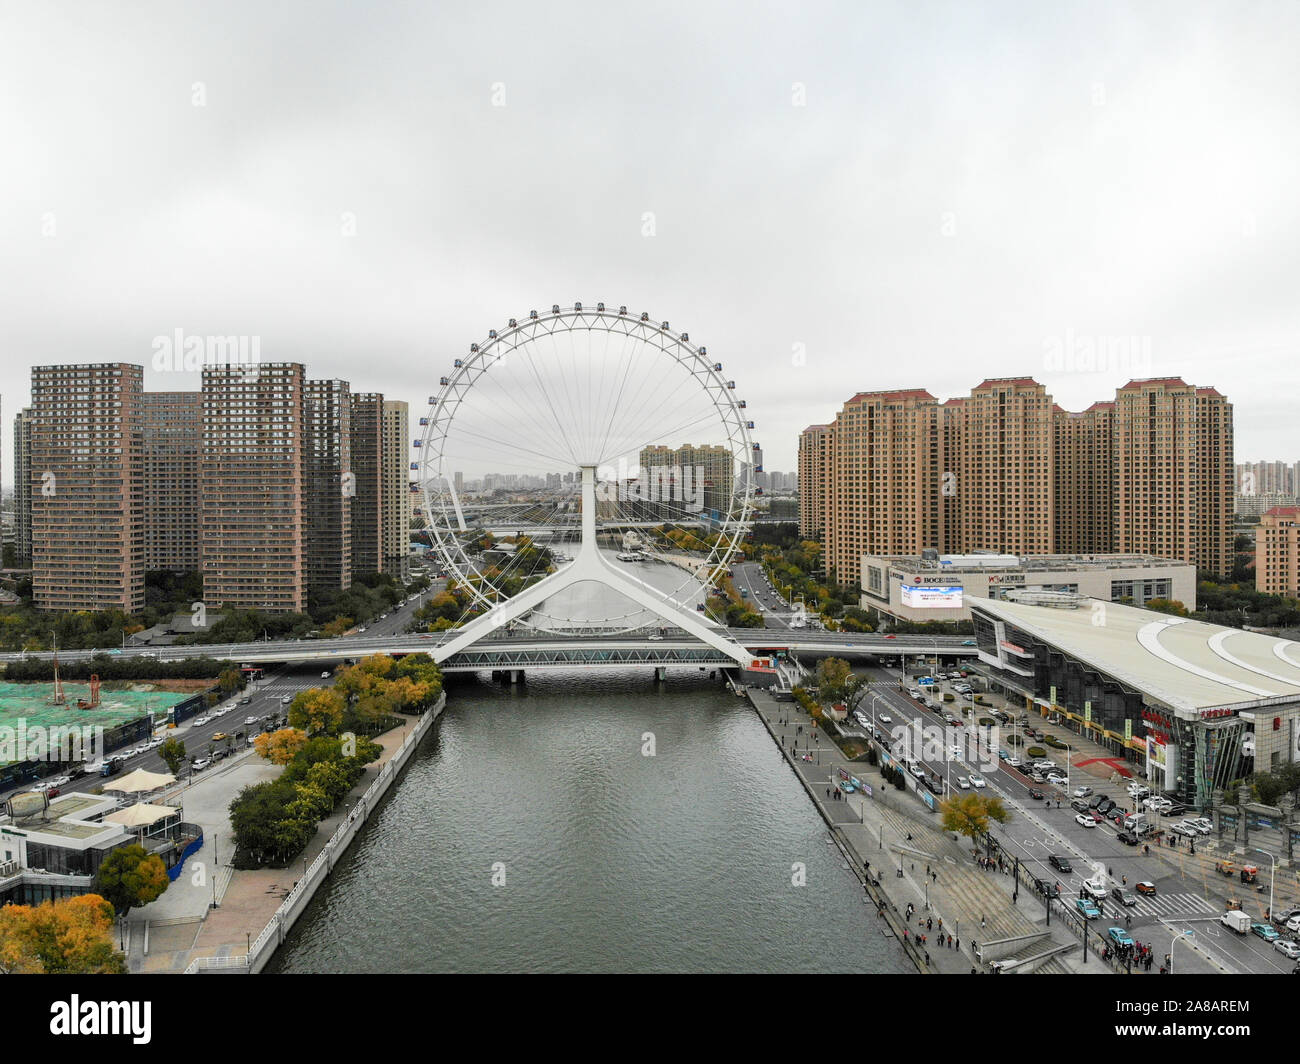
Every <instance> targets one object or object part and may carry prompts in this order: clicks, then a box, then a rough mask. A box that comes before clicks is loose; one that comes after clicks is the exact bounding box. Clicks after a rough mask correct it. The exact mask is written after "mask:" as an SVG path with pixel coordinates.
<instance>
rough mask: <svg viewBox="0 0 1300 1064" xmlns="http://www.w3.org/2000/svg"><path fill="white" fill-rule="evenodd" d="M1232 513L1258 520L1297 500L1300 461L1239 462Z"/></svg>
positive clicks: (1298, 496)
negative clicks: (1278, 507) (1275, 509)
mask: <svg viewBox="0 0 1300 1064" xmlns="http://www.w3.org/2000/svg"><path fill="white" fill-rule="evenodd" d="M1235 476H1236V480H1235V482H1234V483H1235V489H1234V490H1235V494H1234V495H1233V512H1234V513H1235V514H1237V515H1238V516H1240V517H1259V516H1260V515H1262V514H1265V513H1267V512H1268V511H1269V510H1272V509H1273V508H1274V507H1277V506H1295V505H1296V503H1297V501H1298V500H1300V462H1238V463H1237V465H1236V469H1235Z"/></svg>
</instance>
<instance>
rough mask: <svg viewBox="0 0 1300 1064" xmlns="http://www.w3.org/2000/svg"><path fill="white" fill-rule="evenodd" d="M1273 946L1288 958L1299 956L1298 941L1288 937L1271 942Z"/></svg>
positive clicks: (1299, 947)
mask: <svg viewBox="0 0 1300 1064" xmlns="http://www.w3.org/2000/svg"><path fill="white" fill-rule="evenodd" d="M1273 948H1274V949H1275V950H1277V951H1278V952H1279V953H1281V954H1282V955H1283V956H1284V957H1287V958H1288V959H1290V960H1295V959H1296V958H1297V957H1300V942H1296V941H1294V940H1292V939H1289V938H1279V939H1278V940H1277V941H1276V942H1274V943H1273Z"/></svg>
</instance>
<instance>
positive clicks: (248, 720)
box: [244, 717, 257, 726]
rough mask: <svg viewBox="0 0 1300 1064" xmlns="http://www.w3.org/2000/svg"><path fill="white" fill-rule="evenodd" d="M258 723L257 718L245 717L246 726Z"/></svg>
mask: <svg viewBox="0 0 1300 1064" xmlns="http://www.w3.org/2000/svg"><path fill="white" fill-rule="evenodd" d="M256 723H257V718H256V717H245V718H244V724H245V726H250V725H253V724H256Z"/></svg>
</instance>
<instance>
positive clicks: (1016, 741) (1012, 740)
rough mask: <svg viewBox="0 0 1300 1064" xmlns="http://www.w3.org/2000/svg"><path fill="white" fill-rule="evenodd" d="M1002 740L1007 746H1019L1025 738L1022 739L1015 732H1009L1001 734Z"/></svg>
mask: <svg viewBox="0 0 1300 1064" xmlns="http://www.w3.org/2000/svg"><path fill="white" fill-rule="evenodd" d="M1002 741H1003V742H1005V743H1006V744H1007V745H1008V746H1019V745H1020V744H1021V743H1023V742H1024V741H1025V740H1024V739H1022V738H1021V737H1020V736H1019V735H1017V734H1016V733H1015V732H1010V733H1008V734H1007V735H1004V736H1002Z"/></svg>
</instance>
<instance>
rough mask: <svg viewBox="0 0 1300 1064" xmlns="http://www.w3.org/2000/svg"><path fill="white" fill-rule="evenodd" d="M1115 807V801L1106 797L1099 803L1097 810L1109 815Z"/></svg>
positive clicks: (1103, 814)
mask: <svg viewBox="0 0 1300 1064" xmlns="http://www.w3.org/2000/svg"><path fill="white" fill-rule="evenodd" d="M1114 808H1115V803H1114V802H1113V801H1111V800H1110V799H1109V798H1106V799H1103V800H1102V801H1101V802H1099V803H1098V805H1097V812H1099V813H1100V814H1101V815H1102V816H1109V815H1110V812H1111V810H1113V809H1114Z"/></svg>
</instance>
